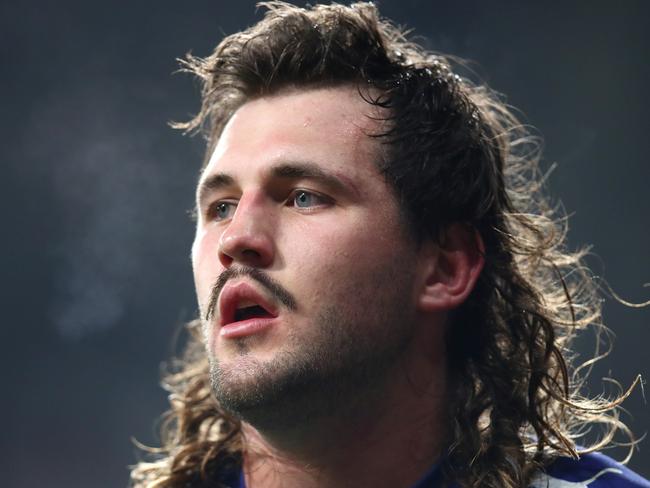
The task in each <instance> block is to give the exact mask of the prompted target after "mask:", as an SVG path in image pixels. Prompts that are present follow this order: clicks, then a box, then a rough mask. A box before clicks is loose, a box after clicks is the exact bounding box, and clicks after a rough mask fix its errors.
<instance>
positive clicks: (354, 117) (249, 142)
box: [203, 87, 381, 177]
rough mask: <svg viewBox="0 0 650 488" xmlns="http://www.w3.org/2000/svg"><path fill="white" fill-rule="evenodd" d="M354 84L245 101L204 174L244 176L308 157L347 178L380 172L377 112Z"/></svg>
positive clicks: (222, 136) (306, 159)
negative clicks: (371, 135)
mask: <svg viewBox="0 0 650 488" xmlns="http://www.w3.org/2000/svg"><path fill="white" fill-rule="evenodd" d="M379 110H380V109H378V108H377V107H374V106H372V105H370V104H369V103H368V102H366V101H365V100H364V99H363V98H362V96H361V95H360V94H359V92H358V90H357V89H356V88H355V87H337V88H319V89H313V90H291V91H285V92H282V93H280V94H276V95H273V96H269V97H262V98H259V99H255V100H252V101H249V102H247V103H246V104H244V105H243V106H242V107H240V108H239V110H237V112H235V114H234V115H233V116H232V117H231V119H230V120H229V122H228V123H227V124H226V126H225V128H224V130H223V132H222V134H221V137H220V138H219V141H218V143H217V145H216V147H215V149H214V152H213V154H212V156H211V158H210V161H209V163H208V165H207V167H206V168H205V171H204V174H203V176H204V177H206V176H209V175H211V174H213V173H216V172H226V173H228V174H233V176H235V177H238V176H244V175H247V174H254V173H256V172H263V171H264V170H265V169H268V168H269V167H270V166H272V165H273V164H281V163H285V162H291V161H306V162H309V163H313V164H317V165H319V166H323V167H327V169H330V170H333V171H337V172H343V173H345V174H346V175H348V176H350V177H364V176H368V174H369V173H374V174H378V170H377V166H376V161H377V158H378V157H379V155H380V151H379V149H380V143H379V141H378V140H377V139H376V138H372V137H369V134H373V133H377V132H379V131H380V129H381V126H380V123H379V122H378V121H377V120H376V119H377V118H378V117H380V116H381V112H380V111H379Z"/></svg>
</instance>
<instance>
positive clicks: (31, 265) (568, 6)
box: [0, 0, 650, 488]
mask: <svg viewBox="0 0 650 488" xmlns="http://www.w3.org/2000/svg"><path fill="white" fill-rule="evenodd" d="M648 5H650V4H649V3H648V2H644V1H641V0H639V1H622V2H618V3H615V2H610V1H607V2H604V1H602V2H594V1H584V2H556V3H549V2H542V1H539V2H519V1H512V2H487V1H478V0H476V1H459V2H442V1H415V0H401V1H388V0H386V1H384V2H382V3H381V4H380V6H381V7H382V13H383V14H384V15H386V16H388V17H390V18H392V19H393V20H394V21H395V22H397V23H399V24H405V25H408V26H410V27H413V28H415V33H416V34H418V35H422V36H426V38H427V39H428V40H427V41H425V42H426V43H427V45H428V46H429V47H431V48H434V49H436V50H440V51H443V52H452V53H454V54H456V55H460V56H463V57H468V58H471V59H473V60H475V61H476V62H477V63H478V64H479V66H480V67H479V68H478V71H479V73H481V74H482V75H483V76H484V77H485V78H486V79H487V81H488V82H489V83H490V84H491V85H492V86H493V87H494V88H496V89H497V90H499V91H501V92H504V93H506V94H507V95H508V101H509V102H510V103H512V104H513V105H515V106H516V107H518V108H520V109H521V110H522V111H523V112H524V114H525V115H526V117H527V120H528V121H530V123H531V124H534V125H535V126H536V127H537V128H538V129H539V131H540V132H541V133H542V134H544V136H545V139H546V150H545V166H546V167H548V166H549V165H550V164H551V163H553V162H556V161H557V162H558V165H559V166H558V168H557V170H556V171H554V172H553V173H552V175H551V177H550V179H549V189H550V191H551V193H552V195H554V196H555V197H559V198H561V199H562V202H563V203H564V205H565V207H566V210H567V211H568V212H569V213H570V214H571V215H572V217H571V220H570V224H571V232H570V235H569V242H570V245H571V247H572V248H576V247H577V246H581V245H585V244H591V245H593V253H594V254H595V255H596V257H595V258H594V259H592V264H593V265H594V267H595V272H596V274H598V275H604V276H605V278H606V279H607V280H608V282H609V283H610V284H611V285H612V287H613V288H614V289H615V290H616V291H617V292H618V293H619V294H620V295H622V296H623V297H624V298H626V299H628V300H632V301H642V300H646V299H648V298H650V288H647V287H645V288H644V284H645V283H648V282H650V260H649V259H648V256H647V254H648V250H649V249H650V232H649V230H648V221H649V219H648V215H649V214H650V199H649V198H648V181H649V179H650V169H649V167H648V164H647V154H648V153H649V151H648V150H649V149H650V148H649V140H650V137H649V136H648V133H647V129H648V125H649V124H648V114H647V110H648V88H647V87H648V85H649V84H650V71H649V67H648V66H649V65H648V47H649V43H648V32H649V29H648V27H649V26H648V19H650V12H649V8H648ZM259 16H260V13H259V12H258V13H255V10H254V3H253V2H251V1H234V0H233V1H207V0H196V1H193V2H173V1H156V2H133V1H129V2H127V1H123V0H119V1H117V0H114V1H111V2H88V1H72V0H64V1H58V2H46V1H44V0H41V1H36V2H18V1H13V2H6V1H4V2H3V3H2V4H1V7H0V56H1V59H0V61H1V65H0V69H1V73H2V75H1V76H0V93H1V106H0V124H1V125H0V130H1V132H0V133H1V136H0V150H1V164H2V178H1V180H0V181H2V184H1V187H0V189H1V190H2V199H3V201H2V206H1V210H0V212H1V217H2V222H3V224H4V225H3V231H2V239H1V240H0V252H1V255H2V257H3V264H2V276H3V278H4V279H3V280H2V285H1V288H0V291H1V293H0V296H2V302H3V308H2V317H3V324H2V328H1V329H0V330H1V334H2V336H1V340H2V342H1V344H2V355H1V357H2V378H3V381H4V388H3V389H2V401H1V402H0V405H1V409H2V410H1V412H0V415H1V416H0V418H1V419H2V420H3V422H2V427H1V433H0V472H1V473H2V475H1V478H2V480H3V481H2V485H3V486H8V487H25V488H26V487H34V486H48V487H90V486H91V487H116V486H124V485H125V484H126V482H127V476H128V474H127V467H126V466H127V465H128V464H129V463H131V462H133V461H135V459H136V455H135V449H134V448H133V447H132V445H131V442H130V436H135V437H137V438H138V439H139V440H141V441H143V442H145V443H155V442H156V441H155V439H156V437H155V435H154V430H155V426H154V419H155V418H156V416H157V415H158V414H159V413H161V412H162V411H163V410H164V409H165V408H166V397H165V394H164V392H163V391H162V390H161V389H160V388H159V387H158V386H157V383H158V378H159V365H160V363H161V361H163V360H164V359H166V358H167V357H168V356H169V354H170V352H171V350H172V346H171V344H172V336H173V334H174V331H175V330H176V329H177V328H178V326H179V324H181V323H182V322H184V321H186V320H188V319H190V318H192V317H193V315H194V313H195V303H194V294H193V284H192V277H191V273H190V263H189V249H190V243H191V240H192V237H193V236H192V234H193V227H192V223H191V222H190V220H189V219H188V217H187V210H188V209H190V207H191V206H192V202H193V191H194V183H195V181H196V178H197V174H198V168H199V164H200V159H201V154H202V146H201V140H200V138H194V139H191V138H188V137H183V136H181V134H179V133H176V132H174V131H173V130H171V129H169V128H168V127H167V125H166V123H167V122H168V121H170V120H184V119H186V118H187V117H188V115H189V114H190V113H192V112H193V111H195V110H197V108H198V102H199V100H198V93H197V86H196V84H195V83H194V82H193V81H192V80H191V79H190V78H189V77H187V76H185V75H174V76H172V72H173V71H174V70H175V69H176V67H177V65H176V62H175V58H177V57H180V56H182V55H183V54H184V53H185V52H187V51H188V50H192V51H193V52H194V53H195V54H199V55H206V54H208V53H209V52H210V51H211V49H212V48H213V47H214V46H215V45H216V43H217V42H218V41H219V40H220V39H221V37H222V35H223V33H231V32H234V31H236V30H240V29H242V28H244V27H246V26H248V25H249V24H251V23H252V22H254V21H255V20H256V19H258V18H259ZM605 320H606V323H607V324H608V325H609V326H610V327H611V328H612V329H613V331H614V332H615V333H616V334H617V336H618V339H617V342H616V348H615V350H614V352H613V353H612V355H611V356H610V358H608V359H607V360H605V361H604V362H603V363H602V364H601V365H600V366H599V367H598V368H597V369H596V371H595V372H594V375H593V379H592V381H591V383H590V385H591V391H592V393H599V392H601V391H602V390H603V388H604V389H605V391H608V392H612V391H613V390H612V388H611V387H610V386H608V384H607V383H604V382H603V381H601V378H602V377H603V376H606V375H608V374H609V373H611V374H612V375H613V376H615V377H616V378H618V379H619V380H620V381H621V382H622V384H624V385H628V384H629V383H630V382H631V381H632V380H633V379H634V377H635V375H636V374H637V373H642V374H644V375H645V376H646V377H647V375H648V374H650V367H649V361H648V355H649V351H648V347H647V343H648V339H649V338H650V333H649V331H648V326H649V325H650V309H648V308H646V309H630V308H626V307H624V306H622V305H620V304H618V303H616V302H614V301H613V300H611V299H607V300H606V302H605ZM592 345H593V342H590V341H582V342H581V343H580V349H581V350H582V351H585V352H586V351H589V350H590V349H589V348H591V347H592ZM626 406H627V408H628V410H629V412H630V416H627V417H626V419H627V420H628V421H629V422H630V424H631V426H632V427H633V429H634V431H635V432H636V433H637V435H643V433H644V432H646V431H647V430H649V428H650V418H649V417H650V416H649V415H648V411H649V410H648V405H647V404H646V403H645V401H644V399H643V395H642V389H641V388H637V389H636V390H635V391H634V393H633V394H632V396H631V397H630V399H629V400H628V401H627V402H626ZM649 442H650V441H648V442H645V443H642V444H641V450H640V452H637V453H636V455H635V456H634V458H633V460H632V463H631V466H632V467H633V468H634V469H636V470H637V471H639V472H641V473H642V474H643V475H644V476H646V477H648V476H650V443H649ZM608 453H609V454H612V455H614V456H620V455H621V454H620V452H617V451H609V452H608Z"/></svg>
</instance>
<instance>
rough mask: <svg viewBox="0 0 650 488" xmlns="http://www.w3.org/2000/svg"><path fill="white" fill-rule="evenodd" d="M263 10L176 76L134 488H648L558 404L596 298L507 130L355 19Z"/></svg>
mask: <svg viewBox="0 0 650 488" xmlns="http://www.w3.org/2000/svg"><path fill="white" fill-rule="evenodd" d="M265 6H266V7H267V8H268V12H267V14H266V17H265V19H264V20H263V21H261V22H260V23H259V24H257V25H255V26H253V27H252V28H250V29H248V30H246V31H244V32H241V33H238V34H235V35H233V36H230V37H228V38H226V39H225V40H224V41H223V42H222V43H221V44H220V45H219V46H218V47H217V49H216V50H215V52H214V53H213V54H212V55H211V56H209V57H208V58H206V59H198V58H193V57H189V58H188V60H187V61H186V64H185V66H186V68H187V69H188V70H189V71H191V72H193V73H195V74H196V75H198V76H199V77H200V78H201V79H202V81H203V84H204V85H203V86H204V89H203V105H202V110H201V112H200V113H199V114H198V115H197V117H196V118H195V119H193V120H192V121H190V122H189V123H187V124H179V126H180V127H182V128H185V129H195V128H198V127H202V128H204V129H205V130H206V134H207V140H208V150H207V153H206V155H207V156H206V162H205V165H204V167H203V170H202V173H201V177H200V181H199V184H198V189H197V229H196V236H195V240H194V244H193V247H192V264H193V270H194V277H195V282H196V291H197V296H198V301H199V309H200V319H198V320H197V321H195V322H193V323H192V324H191V326H190V330H192V331H193V332H194V333H195V336H194V340H192V341H191V342H190V344H189V345H188V350H187V351H186V354H185V356H184V358H183V359H182V361H181V362H180V363H179V367H178V369H177V370H176V371H175V372H174V373H173V374H171V375H170V376H169V377H168V378H167V380H166V382H167V386H168V388H169V389H170V391H171V392H172V395H171V396H170V401H171V406H172V410H171V413H170V417H169V419H170V423H169V424H168V427H169V429H168V430H166V431H165V432H166V434H167V436H166V438H164V439H163V440H164V444H165V445H164V446H163V449H162V451H160V452H162V453H163V455H162V457H160V458H159V459H157V460H155V461H154V462H151V463H141V464H140V465H138V466H137V467H136V468H135V469H134V472H133V479H134V482H135V484H136V485H137V486H150V487H181V486H182V487H186V486H192V487H195V486H201V487H202V486H231V487H235V486H237V487H243V486H246V487H249V488H260V487H267V488H268V487H347V486H355V487H357V486H359V487H411V486H417V487H434V486H435V487H437V486H445V485H453V486H462V487H470V486H472V487H474V486H481V487H483V486H486V487H526V486H550V487H557V488H559V487H567V486H587V485H588V486H593V487H602V486H621V487H632V486H634V487H639V486H650V484H648V483H647V482H646V481H644V480H642V479H641V478H640V477H639V476H637V475H635V474H633V473H631V472H630V471H629V470H626V469H625V468H624V467H623V466H621V465H619V464H617V463H615V462H613V461H612V460H611V459H609V458H607V457H605V456H602V455H599V454H590V453H589V452H590V451H593V450H595V449H598V448H600V447H603V446H604V445H605V444H607V443H608V442H609V441H611V439H612V436H613V435H614V434H615V433H616V432H617V431H619V430H620V431H622V432H623V433H624V434H629V431H627V429H626V428H625V426H624V425H622V424H621V423H620V422H619V420H618V417H617V413H616V407H617V406H618V403H619V401H614V402H612V403H610V404H605V403H602V402H600V403H598V402H596V401H590V400H588V399H584V398H582V397H580V396H579V395H578V392H577V390H576V387H575V386H574V385H571V384H570V383H569V378H570V377H569V371H568V363H567V359H566V358H565V356H564V354H565V351H566V348H567V346H568V343H569V340H570V339H571V336H572V334H573V332H574V331H575V330H577V329H579V328H582V327H586V326H590V325H591V324H594V323H597V320H598V318H599V312H600V310H599V305H598V303H599V302H598V297H597V296H596V294H595V292H594V288H593V286H592V285H591V283H590V281H589V279H588V276H587V274H586V273H585V272H584V271H583V269H584V268H583V267H581V257H582V255H581V254H580V253H577V254H571V253H568V252H567V251H565V249H564V248H563V247H562V239H563V229H562V228H560V227H559V226H558V224H557V223H556V221H554V220H553V218H552V215H551V212H550V210H549V207H548V206H547V204H546V201H545V200H544V198H543V196H542V195H540V193H539V184H538V181H537V180H536V177H537V173H536V171H537V167H536V159H535V157H534V154H535V153H534V151H531V142H530V141H529V140H528V139H526V137H527V134H525V132H523V129H522V128H521V125H520V124H518V122H517V121H516V119H515V118H514V117H513V115H512V114H511V113H510V112H509V111H508V110H507V109H506V107H505V106H504V105H503V104H502V103H501V102H500V101H499V100H498V99H497V98H496V97H495V96H494V95H493V94H492V92H490V91H489V90H488V89H487V88H486V87H484V86H477V85H474V84H472V83H471V82H470V81H468V80H465V79H461V78H460V77H459V76H458V75H457V74H454V72H453V71H452V69H451V65H450V62H449V61H448V60H446V59H445V58H443V57H440V56H436V55H432V54H430V53H427V52H425V51H424V50H422V49H421V48H420V47H419V46H417V45H414V44H411V43H409V42H407V41H406V40H405V39H404V37H403V36H402V34H401V33H400V32H399V31H398V30H397V29H395V28H394V27H392V26H391V25H390V24H388V23H387V22H385V21H381V20H379V19H378V16H377V12H376V10H375V8H374V7H373V6H372V5H371V4H354V5H352V6H351V7H343V6H338V5H332V6H316V7H312V8H310V9H307V10H304V9H299V8H296V7H293V6H290V5H288V4H284V3H278V2H271V3H268V4H265ZM590 423H600V424H602V425H604V427H605V432H606V435H605V437H604V438H603V441H602V442H599V443H597V444H596V445H593V446H590V447H589V448H578V447H577V445H576V441H577V438H578V434H579V432H580V429H581V428H582V427H585V426H586V425H589V424H590ZM580 453H581V454H580ZM579 455H580V457H579Z"/></svg>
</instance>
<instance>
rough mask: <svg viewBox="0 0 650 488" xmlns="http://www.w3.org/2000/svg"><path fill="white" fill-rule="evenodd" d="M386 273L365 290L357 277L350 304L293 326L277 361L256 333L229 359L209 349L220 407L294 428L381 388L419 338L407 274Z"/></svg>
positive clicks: (265, 424) (258, 424)
mask: <svg viewBox="0 0 650 488" xmlns="http://www.w3.org/2000/svg"><path fill="white" fill-rule="evenodd" d="M387 273H388V275H389V276H387ZM378 274H381V276H377V277H376V278H375V279H372V280H370V281H366V282H365V286H363V289H364V290H365V293H364V292H360V290H362V288H360V286H362V285H360V284H358V283H357V284H356V285H352V287H351V290H354V291H355V293H349V291H351V290H348V291H346V292H345V293H343V294H342V295H343V296H347V297H353V298H348V303H347V306H341V304H340V301H339V302H338V304H337V306H332V305H330V306H322V307H321V309H320V310H319V312H318V313H317V314H316V317H315V318H314V320H313V321H312V322H311V323H310V327H309V328H308V329H307V330H301V331H293V332H292V334H291V335H290V336H289V338H288V340H287V343H286V344H285V345H284V346H283V347H282V348H281V349H279V350H278V351H277V352H276V354H275V355H274V357H273V358H272V359H270V360H266V361H262V360H260V359H258V358H256V357H255V354H254V353H253V352H252V350H253V348H254V345H255V341H256V340H257V339H256V338H255V337H243V338H240V339H237V342H236V346H237V357H236V358H235V359H234V360H231V361H228V362H227V363H221V362H220V361H219V358H218V357H216V356H215V355H214V354H212V353H210V352H209V361H210V377H211V382H212V388H213V392H214V394H215V397H216V398H217V400H218V402H219V404H220V406H221V407H222V408H223V409H224V410H226V411H228V412H230V413H231V414H233V415H234V416H236V417H238V418H240V419H241V420H243V421H245V422H247V423H249V424H250V425H252V426H254V427H255V428H256V429H258V430H260V431H275V430H283V431H286V430H287V429H293V428H299V427H300V426H301V425H303V424H305V423H309V422H313V421H314V420H316V419H318V418H320V417H324V416H332V415H334V416H336V415H341V414H345V413H346V410H350V409H351V408H354V405H359V404H360V403H361V404H363V402H364V401H366V400H367V399H368V397H369V396H370V394H371V393H373V392H374V393H377V392H378V391H381V386H382V385H383V384H384V382H385V380H386V378H387V377H388V373H389V371H390V370H391V369H392V368H393V367H394V365H395V364H396V363H397V361H398V360H399V359H400V357H401V356H402V355H403V353H404V351H405V350H406V349H407V348H408V346H409V344H410V342H411V339H412V336H413V328H414V327H413V324H414V317H409V316H408V315H405V311H406V310H409V309H412V306H411V307H410V306H409V305H410V304H409V298H410V287H409V286H408V285H407V283H406V279H405V277H402V278H403V280H404V281H405V282H404V283H399V281H402V280H397V281H396V280H395V277H396V276H395V273H392V272H387V271H386V270H385V269H384V270H381V271H379V272H378ZM375 280H377V281H375ZM368 283H379V284H380V285H379V286H378V288H383V290H379V293H378V289H377V287H374V288H373V287H372V286H370V287H369V286H368Z"/></svg>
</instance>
